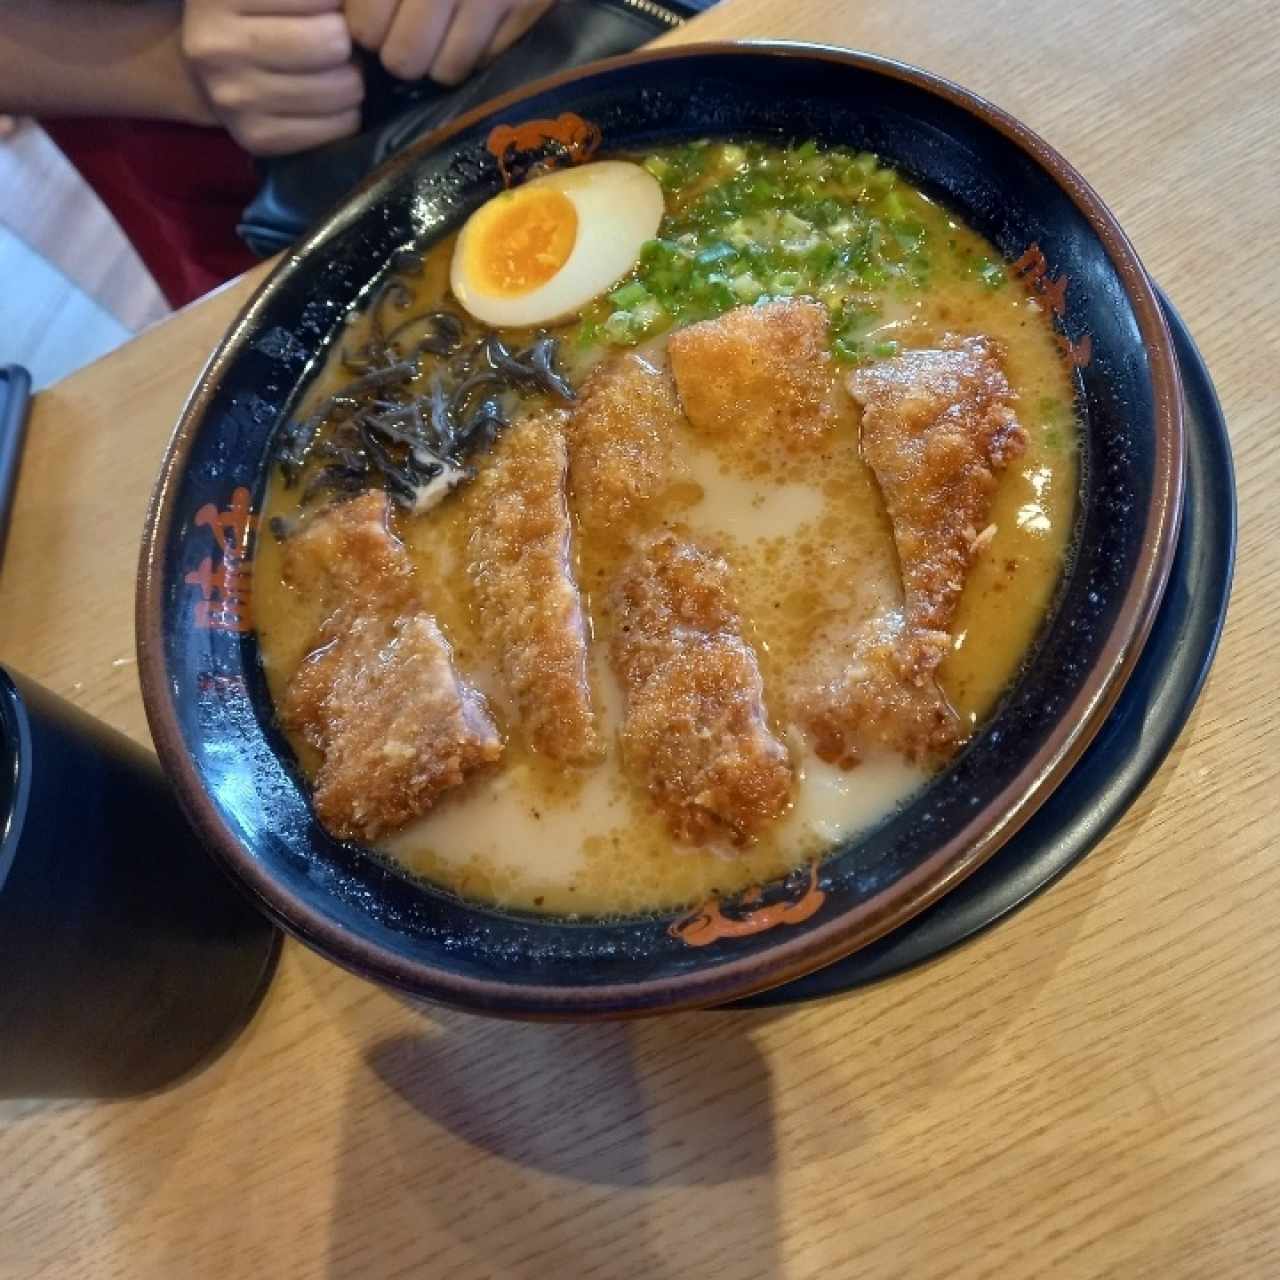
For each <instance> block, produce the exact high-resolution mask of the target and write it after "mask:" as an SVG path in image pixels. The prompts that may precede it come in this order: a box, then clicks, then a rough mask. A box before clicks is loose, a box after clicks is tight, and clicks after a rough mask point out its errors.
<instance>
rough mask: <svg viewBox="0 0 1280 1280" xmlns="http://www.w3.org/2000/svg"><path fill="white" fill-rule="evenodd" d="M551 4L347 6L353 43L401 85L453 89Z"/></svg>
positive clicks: (472, 1) (529, 0)
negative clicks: (426, 83)
mask: <svg viewBox="0 0 1280 1280" xmlns="http://www.w3.org/2000/svg"><path fill="white" fill-rule="evenodd" d="M553 3H554V0H346V14H347V24H348V26H349V27H350V28H351V36H352V38H353V39H354V40H355V42H356V43H357V44H359V45H362V46H363V47H364V48H366V49H368V50H369V51H370V52H373V53H377V54H378V55H379V57H380V58H381V60H382V65H383V66H384V67H386V69H387V70H388V71H389V72H390V73H391V74H392V75H393V76H396V77H398V78H399V79H401V80H419V79H421V78H422V77H423V76H430V77H431V79H432V80H435V81H438V82H439V83H440V84H457V83H459V81H461V80H465V79H466V77H467V76H468V75H470V74H471V72H472V71H474V70H475V68H476V67H477V66H479V65H482V64H483V63H485V62H488V61H491V60H492V59H493V58H496V57H497V56H498V54H500V53H501V52H502V51H503V50H504V49H506V48H508V47H510V46H511V45H513V44H514V43H515V42H516V41H517V40H518V39H519V38H520V37H521V36H522V35H524V33H525V32H526V31H527V30H528V29H529V28H530V27H531V26H532V25H533V24H534V23H535V22H536V21H537V20H538V19H539V18H540V17H541V16H542V15H543V14H544V13H546V11H547V10H548V9H549V8H550V7H551V5H552V4H553Z"/></svg>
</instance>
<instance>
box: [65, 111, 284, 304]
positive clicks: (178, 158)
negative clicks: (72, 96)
mask: <svg viewBox="0 0 1280 1280" xmlns="http://www.w3.org/2000/svg"><path fill="white" fill-rule="evenodd" d="M41 124H42V125H43V126H44V128H45V130H46V131H47V132H48V134H49V136H50V137H51V138H53V140H54V142H56V143H57V144H58V146H59V147H60V148H61V149H62V151H63V153H64V154H65V155H66V156H67V158H68V159H69V160H70V161H71V163H72V164H73V165H74V166H75V167H76V168H77V169H78V170H79V171H80V173H81V175H82V176H83V177H84V180H85V181H86V182H87V183H88V184H89V185H90V186H91V187H92V188H93V189H94V191H96V192H97V193H98V196H99V197H100V198H101V200H102V202H103V204H105V205H106V206H107V208H108V209H109V210H110V211H111V213H112V215H113V216H114V217H115V220H116V221H117V222H118V223H119V224H120V226H121V228H122V229H123V231H124V233H125V235H126V236H128V237H129V239H130V240H131V241H132V242H133V246H134V248H135V249H137V251H138V256H139V257H140V258H141V259H142V261H143V262H144V263H146V265H147V268H148V270H150V272H151V274H152V275H153V276H155V278H156V283H157V284H158V285H159V286H160V290H161V292H162V293H163V294H164V296H165V297H166V298H168V300H169V302H170V303H171V304H172V305H173V306H175V307H180V306H183V305H184V304H185V303H188V302H190V301H191V300H192V299H194V298H198V297H200V296H201V295H202V294H205V293H208V292H209V290H210V289H213V288H215V287H217V286H218V285H220V284H222V283H223V282H224V281H226V280H229V279H230V278H231V277H232V276H235V275H239V274H240V272H242V271H244V270H246V269H247V268H248V267H250V266H252V265H253V264H254V263H255V262H256V261H257V258H256V257H255V256H254V254H253V253H252V252H251V251H250V250H249V248H248V247H247V246H246V245H245V244H244V243H243V242H242V241H241V240H240V239H239V237H238V236H237V235H236V224H237V223H238V222H239V220H240V214H241V213H242V211H243V210H244V207H245V205H247V204H248V203H249V201H250V200H251V199H252V198H253V196H254V194H255V192H256V191H257V189H258V185H259V180H258V177H257V175H256V173H255V172H254V167H253V160H252V159H251V157H250V156H249V155H248V154H247V153H246V152H244V151H241V150H240V148H239V147H238V146H236V144H235V143H234V142H232V140H231V138H230V136H229V135H228V134H226V133H224V132H223V131H222V130H221V129H204V128H200V127H198V126H196V125H188V124H170V123H168V122H166V121H158V120H112V119H78V120H47V121H46V120H42V121H41Z"/></svg>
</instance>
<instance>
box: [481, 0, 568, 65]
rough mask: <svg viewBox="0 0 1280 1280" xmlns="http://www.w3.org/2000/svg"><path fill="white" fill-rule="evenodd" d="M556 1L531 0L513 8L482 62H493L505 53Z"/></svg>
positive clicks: (500, 24)
mask: <svg viewBox="0 0 1280 1280" xmlns="http://www.w3.org/2000/svg"><path fill="white" fill-rule="evenodd" d="M554 3H555V0H531V2H530V3H526V4H518V5H516V6H515V8H514V9H511V10H510V11H509V12H508V13H507V16H506V17H505V18H503V20H502V21H501V22H500V23H499V24H498V30H497V31H496V32H495V33H494V37H493V40H492V41H491V42H490V44H489V48H488V50H487V51H486V52H485V55H484V57H483V58H482V59H481V62H482V63H485V62H492V61H493V59H494V58H496V57H497V56H498V55H499V54H500V53H505V52H506V51H507V50H508V49H509V48H511V46H512V45H513V44H515V42H516V41H517V40H519V39H520V37H521V36H522V35H524V33H525V32H526V31H528V30H529V28H530V27H531V26H533V24H534V23H535V22H537V20H538V19H539V18H540V17H542V15H543V14H544V13H546V11H547V10H548V9H550V8H551V6H552V5H553V4H554Z"/></svg>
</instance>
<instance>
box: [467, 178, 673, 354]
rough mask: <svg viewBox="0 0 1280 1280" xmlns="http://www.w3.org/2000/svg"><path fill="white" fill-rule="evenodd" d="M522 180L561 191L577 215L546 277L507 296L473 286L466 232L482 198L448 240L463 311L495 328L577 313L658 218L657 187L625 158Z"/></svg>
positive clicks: (617, 275)
mask: <svg viewBox="0 0 1280 1280" xmlns="http://www.w3.org/2000/svg"><path fill="white" fill-rule="evenodd" d="M525 186H527V187H534V186H545V187H550V188H552V189H553V190H555V191H559V192H561V193H563V195H564V196H565V197H566V198H567V199H568V200H569V201H570V203H571V204H572V205H573V207H574V211H575V212H576V213H577V215H578V228H577V235H576V238H575V240H574V243H573V248H572V250H570V253H569V256H568V258H566V259H565V262H564V265H563V266H562V267H561V268H560V270H559V271H557V272H556V273H555V275H553V276H552V277H551V279H550V280H548V281H546V283H544V284H540V285H538V286H537V287H536V288H534V289H530V290H529V292H528V293H522V294H519V295H516V296H514V297H513V296H510V295H496V294H493V293H486V292H485V291H484V290H483V289H480V288H479V287H477V284H476V282H475V281H474V280H473V279H471V278H470V276H469V273H468V271H467V259H468V244H469V240H468V233H469V232H472V231H473V228H474V225H475V222H476V218H477V215H478V214H479V213H480V212H481V211H482V210H483V209H486V208H488V205H487V204H486V205H482V206H481V209H478V210H477V211H476V212H475V213H473V214H472V215H471V217H470V218H468V219H467V222H466V224H465V225H464V226H463V228H462V231H461V232H460V233H459V235H458V241H457V244H456V245H455V246H454V251H453V263H452V266H451V267H450V271H449V283H450V286H451V287H452V289H453V293H454V296H455V297H456V298H457V299H458V301H459V302H460V303H461V304H462V305H463V307H465V308H466V309H467V311H469V312H470V313H471V314H472V315H473V316H475V318H476V319H477V320H481V321H483V322H484V323H485V324H490V325H493V326H494V327H495V328H510V329H523V328H528V327H529V326H531V325H538V324H549V323H551V322H552V321H555V320H564V319H567V318H569V317H570V316H573V315H576V314H577V313H578V312H579V311H581V310H582V308H583V307H585V306H586V305H587V303H589V302H590V301H591V300H592V299H593V298H597V297H599V295H600V294H602V293H604V292H605V290H607V289H610V288H612V287H613V285H615V284H617V282H618V281H619V280H621V279H622V277H623V276H625V275H626V274H627V272H629V271H630V270H631V268H632V267H634V266H635V264H636V262H637V260H638V259H639V257H640V249H641V247H642V246H643V245H644V242H645V241H646V240H651V239H652V238H653V237H654V236H655V235H656V234H657V231H658V224H659V223H660V222H661V221H662V214H663V209H664V202H663V197H662V188H661V187H660V186H659V185H658V182H657V180H656V179H655V178H654V177H653V175H652V174H650V173H649V172H648V171H647V170H645V169H642V168H641V167H640V166H639V165H637V164H629V163H628V162H627V161H625V160H598V161H596V162H595V163H593V164H585V165H582V166H580V167H579V168H576V169H563V170H560V171H558V172H556V173H548V174H544V175H543V176H542V177H540V178H534V179H533V181H532V182H528V183H526V184H525ZM500 198H501V197H495V199H500Z"/></svg>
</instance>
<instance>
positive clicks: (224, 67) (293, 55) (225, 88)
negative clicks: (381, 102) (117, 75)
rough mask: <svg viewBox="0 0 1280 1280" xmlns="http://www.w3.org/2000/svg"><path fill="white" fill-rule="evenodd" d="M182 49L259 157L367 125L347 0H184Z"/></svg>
mask: <svg viewBox="0 0 1280 1280" xmlns="http://www.w3.org/2000/svg"><path fill="white" fill-rule="evenodd" d="M182 50H183V54H184V56H185V58H186V60H187V62H188V64H189V66H190V68H191V71H192V73H193V74H194V76H195V78H196V80H197V82H198V83H199V85H200V87H201V88H202V90H203V91H204V93H205V96H206V97H207V98H208V100H209V105H210V107H211V109H212V111H213V113H214V115H215V116H216V117H217V118H218V120H219V122H220V123H221V124H222V125H223V126H224V127H225V128H226V130H227V131H228V132H229V133H230V134H231V136H232V137H233V138H234V139H235V140H236V141H237V142H238V143H239V144H240V145H241V146H242V147H244V149H245V150H246V151H250V152H252V153H253V154H254V155H262V156H265V155H281V154H286V153H288V152H292V151H303V150H305V149H307V148H308V147H318V146H320V145H321V144H322V143H325V142H332V141H333V140H334V139H335V138H344V137H347V136H348V135H350V134H353V133H355V132H356V131H357V130H358V129H359V127H360V103H361V101H362V100H363V98H364V81H363V78H362V77H361V74H360V71H359V68H357V67H356V65H355V64H354V63H353V62H352V58H351V36H350V34H349V33H348V31H347V23H346V20H345V18H344V17H343V14H342V0H186V2H185V4H184V5H183V17H182Z"/></svg>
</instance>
